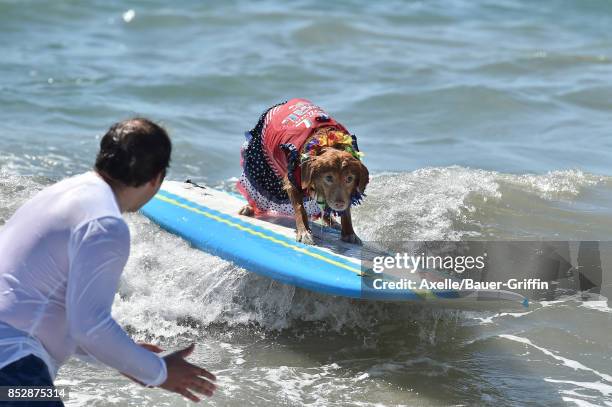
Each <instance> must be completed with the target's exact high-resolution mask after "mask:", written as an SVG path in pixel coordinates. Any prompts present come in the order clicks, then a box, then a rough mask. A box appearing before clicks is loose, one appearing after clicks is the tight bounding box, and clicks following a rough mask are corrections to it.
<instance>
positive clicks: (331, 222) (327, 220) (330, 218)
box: [323, 215, 341, 230]
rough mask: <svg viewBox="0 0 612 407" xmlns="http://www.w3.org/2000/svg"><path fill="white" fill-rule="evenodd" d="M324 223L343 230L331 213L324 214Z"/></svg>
mask: <svg viewBox="0 0 612 407" xmlns="http://www.w3.org/2000/svg"><path fill="white" fill-rule="evenodd" d="M323 224H324V225H325V226H328V227H330V228H333V229H336V230H341V228H340V224H339V223H338V222H336V220H335V219H334V218H333V216H331V215H323Z"/></svg>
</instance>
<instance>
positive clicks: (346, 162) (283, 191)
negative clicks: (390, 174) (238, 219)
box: [237, 99, 369, 244]
mask: <svg viewBox="0 0 612 407" xmlns="http://www.w3.org/2000/svg"><path fill="white" fill-rule="evenodd" d="M304 124H306V125H304ZM247 139H248V141H247V143H245V145H244V146H243V149H242V166H243V174H242V176H241V177H240V179H239V181H238V184H237V187H238V189H239V190H240V192H242V194H243V195H244V196H245V197H246V198H247V200H248V202H249V203H248V204H247V205H245V206H244V207H243V208H242V209H241V210H240V212H239V213H240V214H241V215H246V216H253V215H255V214H258V213H267V212H271V213H284V214H291V215H294V216H295V222H296V240H297V241H298V242H302V243H306V244H314V241H313V238H312V233H311V231H310V227H309V223H308V218H309V216H321V215H322V216H323V219H324V221H325V222H326V223H327V224H328V225H330V226H336V225H334V223H335V222H334V221H333V215H339V216H340V220H341V225H340V226H341V227H340V230H341V238H342V240H344V241H347V242H351V243H356V244H360V243H361V240H360V239H359V238H358V237H357V236H356V235H355V231H354V230H353V225H352V220H351V211H350V207H351V205H353V204H356V203H359V201H360V200H361V197H362V196H363V194H364V191H365V187H366V185H367V183H368V181H369V173H368V169H367V168H366V166H365V165H364V164H363V163H362V162H361V160H360V158H361V155H362V154H361V153H360V152H359V150H358V148H357V144H356V141H355V138H354V136H351V135H350V134H349V133H348V131H347V130H346V129H345V128H344V126H342V125H341V124H340V123H337V122H336V121H335V120H333V119H331V118H330V117H329V116H328V115H327V114H326V113H325V112H324V111H323V110H322V109H321V108H319V107H318V106H316V105H313V104H312V103H311V102H309V101H307V100H305V99H292V100H290V101H289V102H286V103H284V104H280V105H277V106H274V107H272V108H270V109H268V110H267V111H266V112H264V114H263V115H262V116H261V118H260V120H259V122H258V124H257V125H256V126H255V128H254V129H253V130H251V131H250V132H249V133H248V136H247Z"/></svg>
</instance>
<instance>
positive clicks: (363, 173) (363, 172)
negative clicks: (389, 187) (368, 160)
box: [357, 161, 370, 194]
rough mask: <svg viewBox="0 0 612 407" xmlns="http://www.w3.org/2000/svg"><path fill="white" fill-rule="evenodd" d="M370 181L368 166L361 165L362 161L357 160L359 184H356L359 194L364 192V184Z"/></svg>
mask: <svg viewBox="0 0 612 407" xmlns="http://www.w3.org/2000/svg"><path fill="white" fill-rule="evenodd" d="M368 182H370V172H369V171H368V168H367V167H366V166H365V165H363V163H362V162H361V161H360V162H359V185H358V186H357V190H358V191H359V193H360V194H363V193H364V192H365V188H366V185H368Z"/></svg>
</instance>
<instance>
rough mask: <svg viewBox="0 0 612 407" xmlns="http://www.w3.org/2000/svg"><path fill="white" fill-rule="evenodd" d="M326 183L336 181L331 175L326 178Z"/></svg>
mask: <svg viewBox="0 0 612 407" xmlns="http://www.w3.org/2000/svg"><path fill="white" fill-rule="evenodd" d="M325 181H327V182H333V181H334V177H332V176H331V175H326V176H325Z"/></svg>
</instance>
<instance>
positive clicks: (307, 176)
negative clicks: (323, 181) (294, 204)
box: [301, 157, 317, 191]
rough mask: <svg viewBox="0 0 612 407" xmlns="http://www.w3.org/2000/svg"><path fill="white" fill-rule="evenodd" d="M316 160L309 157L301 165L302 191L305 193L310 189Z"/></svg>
mask: <svg viewBox="0 0 612 407" xmlns="http://www.w3.org/2000/svg"><path fill="white" fill-rule="evenodd" d="M316 159H317V158H316V157H310V158H308V160H306V161H304V162H303V163H302V167H301V172H302V189H303V190H305V191H309V190H310V187H312V180H313V178H314V172H315V169H316V162H315V161H316Z"/></svg>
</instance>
